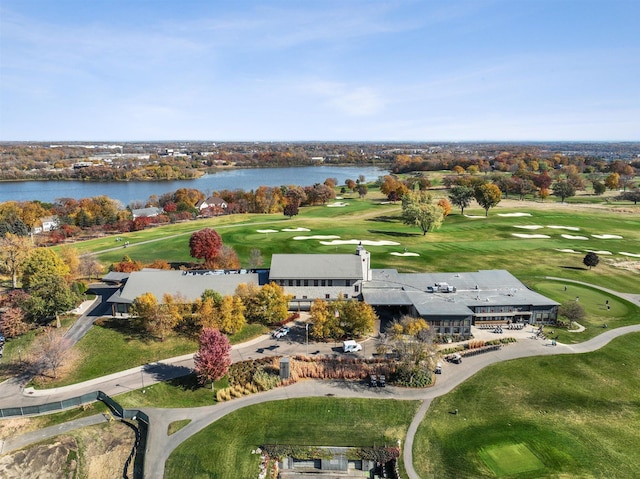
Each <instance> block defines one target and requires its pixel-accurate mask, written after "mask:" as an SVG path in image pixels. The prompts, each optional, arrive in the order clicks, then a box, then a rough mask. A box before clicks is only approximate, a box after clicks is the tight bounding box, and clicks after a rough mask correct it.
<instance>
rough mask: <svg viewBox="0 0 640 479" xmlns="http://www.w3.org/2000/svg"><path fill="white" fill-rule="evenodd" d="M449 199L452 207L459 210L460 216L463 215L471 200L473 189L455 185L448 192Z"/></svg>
mask: <svg viewBox="0 0 640 479" xmlns="http://www.w3.org/2000/svg"><path fill="white" fill-rule="evenodd" d="M449 199H450V200H451V203H452V204H453V205H455V206H457V207H458V208H460V214H461V215H463V214H464V209H465V208H466V207H467V206H469V205H470V204H471V201H472V200H473V188H470V187H469V186H462V185H456V186H454V187H452V188H451V190H449Z"/></svg>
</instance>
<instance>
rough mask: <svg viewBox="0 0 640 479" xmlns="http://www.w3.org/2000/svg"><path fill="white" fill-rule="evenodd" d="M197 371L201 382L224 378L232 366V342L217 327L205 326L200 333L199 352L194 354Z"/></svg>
mask: <svg viewBox="0 0 640 479" xmlns="http://www.w3.org/2000/svg"><path fill="white" fill-rule="evenodd" d="M193 361H194V363H195V371H196V374H197V375H198V380H199V381H200V384H205V383H206V382H207V381H212V384H211V388H212V389H213V381H217V380H218V379H220V378H222V377H223V376H224V375H225V374H227V371H228V370H229V366H231V343H229V338H227V337H226V336H225V335H224V334H223V333H221V332H220V331H218V330H217V329H212V328H204V329H203V330H202V333H201V334H200V339H199V348H198V352H197V353H196V354H195V355H194V357H193Z"/></svg>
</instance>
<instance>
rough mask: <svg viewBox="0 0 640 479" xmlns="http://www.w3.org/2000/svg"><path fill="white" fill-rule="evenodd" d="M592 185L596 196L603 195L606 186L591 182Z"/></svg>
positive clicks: (598, 182) (595, 181) (600, 182)
mask: <svg viewBox="0 0 640 479" xmlns="http://www.w3.org/2000/svg"><path fill="white" fill-rule="evenodd" d="M592 184H593V192H594V194H596V195H598V196H600V195H602V194H604V192H605V191H607V186H606V185H605V184H604V183H603V182H602V181H598V180H593V183H592Z"/></svg>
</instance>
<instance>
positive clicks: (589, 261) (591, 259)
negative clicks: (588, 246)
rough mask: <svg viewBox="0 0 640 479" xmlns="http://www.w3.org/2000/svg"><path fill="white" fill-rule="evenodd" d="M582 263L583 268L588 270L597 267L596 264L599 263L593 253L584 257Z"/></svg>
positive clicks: (598, 259)
mask: <svg viewBox="0 0 640 479" xmlns="http://www.w3.org/2000/svg"><path fill="white" fill-rule="evenodd" d="M582 262H583V263H584V265H585V266H588V267H589V269H591V268H592V267H593V266H598V263H599V262H600V258H599V257H598V255H597V254H596V253H594V252H593V251H589V252H588V253H587V255H586V256H585V257H584V259H583V260H582Z"/></svg>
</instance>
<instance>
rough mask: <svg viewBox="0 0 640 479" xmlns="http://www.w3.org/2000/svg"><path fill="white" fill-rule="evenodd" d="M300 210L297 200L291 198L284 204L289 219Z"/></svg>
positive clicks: (284, 211)
mask: <svg viewBox="0 0 640 479" xmlns="http://www.w3.org/2000/svg"><path fill="white" fill-rule="evenodd" d="M299 211H300V206H299V205H298V203H296V202H295V201H292V200H289V201H288V202H287V204H286V205H284V210H283V211H282V212H283V213H284V215H285V216H287V217H289V219H291V218H293V217H294V216H296V215H297V214H298V213H299Z"/></svg>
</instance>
